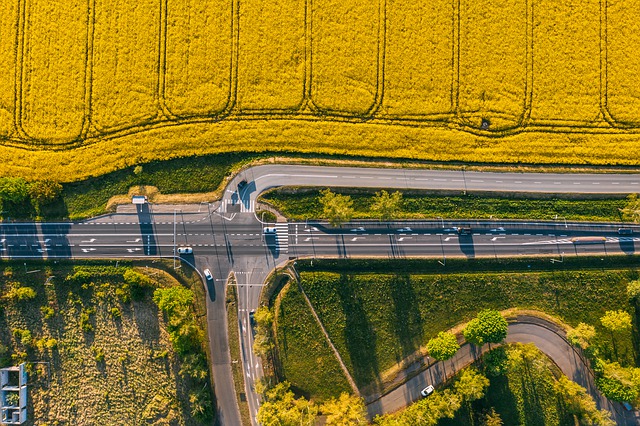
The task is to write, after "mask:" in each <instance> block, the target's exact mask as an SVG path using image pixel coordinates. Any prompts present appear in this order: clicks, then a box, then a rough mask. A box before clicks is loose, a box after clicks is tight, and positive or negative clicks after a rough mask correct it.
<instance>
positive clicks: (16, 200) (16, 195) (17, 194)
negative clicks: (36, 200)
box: [0, 177, 29, 204]
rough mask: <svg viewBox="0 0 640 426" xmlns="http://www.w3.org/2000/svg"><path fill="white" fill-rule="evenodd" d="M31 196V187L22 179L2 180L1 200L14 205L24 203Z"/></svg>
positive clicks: (0, 185) (0, 188)
mask: <svg viewBox="0 0 640 426" xmlns="http://www.w3.org/2000/svg"><path fill="white" fill-rule="evenodd" d="M28 196H29V185H28V184H27V181H26V180H24V179H22V178H10V177H4V178H0V199H2V200H3V201H5V202H6V201H8V202H10V203H13V204H21V203H23V202H24V201H25V200H26V199H27V197H28Z"/></svg>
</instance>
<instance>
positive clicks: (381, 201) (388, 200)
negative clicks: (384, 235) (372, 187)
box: [371, 189, 402, 220]
mask: <svg viewBox="0 0 640 426" xmlns="http://www.w3.org/2000/svg"><path fill="white" fill-rule="evenodd" d="M401 203H402V193H401V192H400V191H396V192H394V193H393V194H389V193H388V192H387V191H385V190H384V189H383V190H382V191H380V192H376V195H375V197H373V205H372V206H371V210H373V211H374V212H376V213H377V214H378V217H379V218H380V220H391V219H393V218H394V217H396V215H397V214H398V211H399V210H400V204H401Z"/></svg>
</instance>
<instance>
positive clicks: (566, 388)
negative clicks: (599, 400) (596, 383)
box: [554, 375, 615, 426]
mask: <svg viewBox="0 0 640 426" xmlns="http://www.w3.org/2000/svg"><path fill="white" fill-rule="evenodd" d="M554 388H555V391H556V393H557V394H558V397H559V398H560V400H561V401H562V403H563V404H564V406H565V409H566V410H567V412H568V413H569V414H571V415H573V416H575V417H576V418H577V420H578V421H579V423H580V424H585V423H586V424H592V425H599V426H613V425H615V422H614V421H613V420H611V413H609V412H608V411H606V410H602V411H600V410H598V408H597V407H596V402H595V401H594V400H593V398H592V397H591V395H589V394H588V393H587V390H586V389H585V388H583V387H582V386H580V385H579V384H577V383H575V382H573V381H571V380H569V379H568V378H567V376H564V375H563V376H561V377H560V379H558V381H557V382H556V383H555V385H554Z"/></svg>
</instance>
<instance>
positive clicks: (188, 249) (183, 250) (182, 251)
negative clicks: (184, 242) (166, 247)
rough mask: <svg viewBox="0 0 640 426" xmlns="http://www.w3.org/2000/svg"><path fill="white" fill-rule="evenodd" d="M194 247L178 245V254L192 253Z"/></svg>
mask: <svg viewBox="0 0 640 426" xmlns="http://www.w3.org/2000/svg"><path fill="white" fill-rule="evenodd" d="M191 253H193V249H192V248H191V247H178V254H191Z"/></svg>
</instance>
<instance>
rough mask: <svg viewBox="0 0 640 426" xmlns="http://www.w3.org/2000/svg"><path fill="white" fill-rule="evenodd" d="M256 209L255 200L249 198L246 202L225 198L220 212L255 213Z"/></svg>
mask: <svg viewBox="0 0 640 426" xmlns="http://www.w3.org/2000/svg"><path fill="white" fill-rule="evenodd" d="M255 210H256V202H255V200H249V203H248V204H246V203H245V202H244V201H235V202H234V200H229V199H225V200H223V202H222V203H221V204H220V209H219V211H220V213H238V212H240V213H253V212H254V211H255Z"/></svg>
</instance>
